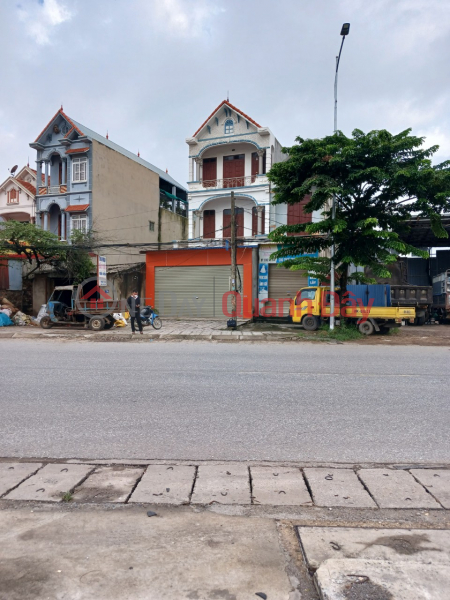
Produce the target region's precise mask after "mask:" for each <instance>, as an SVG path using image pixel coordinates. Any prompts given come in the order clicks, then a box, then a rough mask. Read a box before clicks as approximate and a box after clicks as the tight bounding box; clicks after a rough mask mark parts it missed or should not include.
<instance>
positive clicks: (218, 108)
mask: <svg viewBox="0 0 450 600" xmlns="http://www.w3.org/2000/svg"><path fill="white" fill-rule="evenodd" d="M224 104H226V105H227V106H228V107H229V108H231V110H234V112H237V113H239V114H240V115H241V117H244V119H247V121H250V123H253V125H256V127H261V125H259V124H258V123H257V122H256V121H254V120H253V119H252V118H251V117H249V116H248V115H246V114H245V113H244V112H242V110H239V108H236V106H233V104H231V103H230V102H229V101H228V100H223V102H221V103H220V104H219V106H218V107H217V108H216V109H214V110H213V111H212V113H211V114H210V115H209V117H208V118H207V119H206V121H205V122H204V123H202V124H201V125H200V127H199V128H198V129H197V131H196V132H195V133H194V135H193V136H192V137H195V136H196V135H197V133H199V131H201V130H202V129H203V127H204V126H205V125H206V124H207V123H208V121H209V120H210V119H212V118H213V117H214V115H215V114H216V113H217V112H218V111H219V110H220V109H221V108H222V106H223V105H224Z"/></svg>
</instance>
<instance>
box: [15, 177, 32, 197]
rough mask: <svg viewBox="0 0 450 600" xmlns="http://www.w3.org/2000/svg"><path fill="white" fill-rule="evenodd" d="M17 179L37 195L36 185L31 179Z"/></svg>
mask: <svg viewBox="0 0 450 600" xmlns="http://www.w3.org/2000/svg"><path fill="white" fill-rule="evenodd" d="M16 181H17V183H20V185H21V186H22V187H24V188H26V189H27V190H28V191H29V192H30V193H31V194H33V196H36V186H34V185H33V184H32V183H30V182H29V181H24V180H23V179H16Z"/></svg>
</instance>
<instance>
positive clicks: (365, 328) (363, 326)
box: [358, 321, 375, 335]
mask: <svg viewBox="0 0 450 600" xmlns="http://www.w3.org/2000/svg"><path fill="white" fill-rule="evenodd" d="M358 329H359V333H362V334H363V335H372V333H373V332H374V331H375V327H374V326H373V325H372V323H371V322H370V321H363V322H362V323H360V324H359V325H358Z"/></svg>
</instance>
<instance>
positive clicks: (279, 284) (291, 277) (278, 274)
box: [266, 264, 308, 317]
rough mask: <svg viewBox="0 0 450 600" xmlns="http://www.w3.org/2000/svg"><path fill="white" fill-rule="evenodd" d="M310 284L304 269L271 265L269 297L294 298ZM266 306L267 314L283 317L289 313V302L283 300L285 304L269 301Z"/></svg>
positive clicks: (275, 298)
mask: <svg viewBox="0 0 450 600" xmlns="http://www.w3.org/2000/svg"><path fill="white" fill-rule="evenodd" d="M307 286H308V277H306V276H305V274H304V272H303V271H290V270H289V269H285V268H284V267H282V266H279V265H276V264H272V265H269V298H272V299H273V300H277V301H278V300H279V299H280V298H294V296H295V294H296V293H297V291H298V290H299V289H300V288H302V287H307ZM266 306H267V308H266V313H267V316H274V317H275V316H277V317H282V316H286V315H289V302H287V301H286V302H283V306H282V307H281V306H280V303H278V302H276V306H274V303H273V302H268V303H267V305H266Z"/></svg>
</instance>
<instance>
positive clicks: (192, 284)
mask: <svg viewBox="0 0 450 600" xmlns="http://www.w3.org/2000/svg"><path fill="white" fill-rule="evenodd" d="M238 268H239V273H240V275H241V278H242V284H243V282H244V279H243V269H242V266H240V265H239V267H238ZM238 281H239V280H238ZM229 291H230V267H229V266H226V265H221V266H198V267H156V268H155V306H156V308H157V309H158V311H159V314H160V315H161V316H162V317H195V318H200V317H223V316H224V314H223V310H222V298H223V295H224V294H225V293H226V292H229ZM230 308H231V300H230V298H228V311H229V312H231V310H230Z"/></svg>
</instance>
